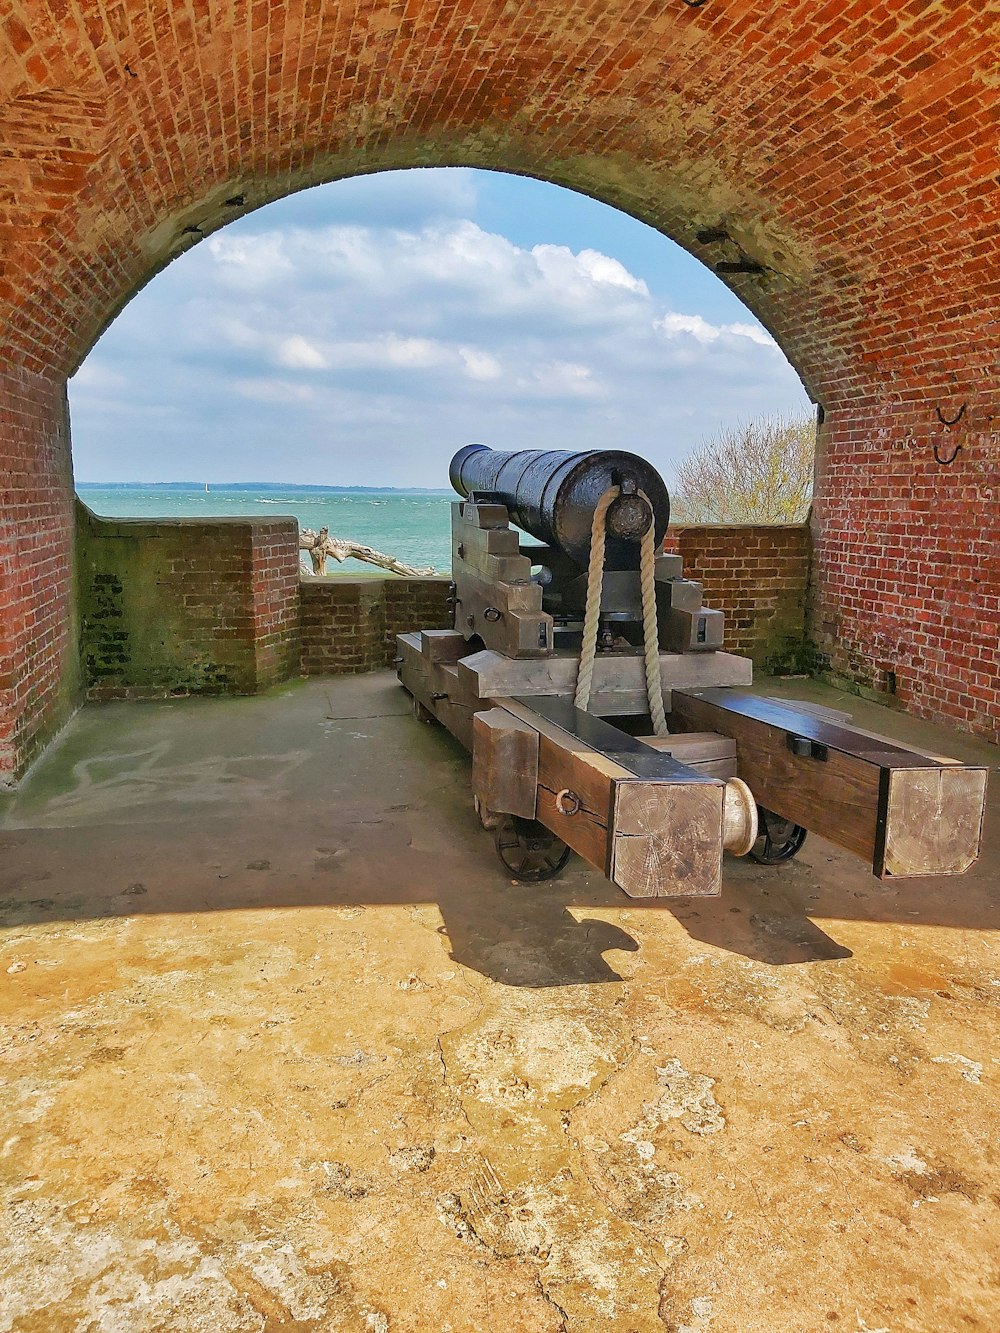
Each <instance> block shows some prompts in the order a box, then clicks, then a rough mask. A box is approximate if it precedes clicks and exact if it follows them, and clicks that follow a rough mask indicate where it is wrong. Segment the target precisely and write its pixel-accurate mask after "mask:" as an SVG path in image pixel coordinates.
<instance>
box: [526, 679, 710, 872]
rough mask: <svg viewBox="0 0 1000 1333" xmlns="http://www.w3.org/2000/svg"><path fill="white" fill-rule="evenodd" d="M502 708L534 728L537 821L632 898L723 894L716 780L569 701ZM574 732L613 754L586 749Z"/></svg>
mask: <svg viewBox="0 0 1000 1333" xmlns="http://www.w3.org/2000/svg"><path fill="white" fill-rule="evenodd" d="M500 702H502V705H503V707H504V708H505V709H508V710H509V711H511V712H513V713H514V714H515V716H518V717H520V718H521V719H522V720H523V721H525V722H527V723H528V724H529V725H531V726H534V727H537V728H538V730H539V735H540V742H539V768H538V803H537V818H538V819H540V820H541V821H542V823H544V824H545V826H546V827H547V828H549V829H551V830H552V832H553V833H555V834H556V835H557V836H558V837H560V838H562V839H563V841H564V842H566V843H567V844H568V845H569V846H570V847H572V848H573V850H574V851H576V852H578V853H579V854H580V855H581V856H583V857H584V859H585V860H587V861H589V862H590V864H591V865H593V866H595V867H597V868H598V869H601V870H603V872H604V873H605V874H607V875H608V877H609V878H610V879H611V880H612V881H613V883H614V884H616V885H617V887H618V888H620V889H621V890H622V891H623V892H624V893H627V894H628V895H629V896H630V897H641V898H649V897H674V896H685V897H686V896H705V895H710V894H718V893H720V892H721V888H722V878H721V876H722V802H723V794H724V785H723V784H722V783H721V782H718V781H715V780H712V779H710V778H708V777H707V775H703V774H699V773H697V772H696V771H694V770H692V769H690V768H687V767H686V766H685V765H683V764H681V763H679V762H677V761H675V760H673V759H672V758H671V757H670V756H669V755H662V754H658V753H657V752H656V751H653V750H650V749H649V748H648V747H644V746H643V745H642V744H641V742H639V741H638V740H636V738H634V737H631V736H627V735H625V734H624V733H623V732H620V731H618V729H617V728H616V727H612V726H609V725H608V724H607V723H604V722H602V721H601V720H600V719H599V718H594V717H591V716H590V715H589V714H587V713H581V712H580V711H579V710H577V709H574V708H573V707H572V705H570V704H569V703H568V702H567V701H566V700H559V699H552V698H547V699H544V698H540V697H536V698H534V699H504V700H502V701H500ZM541 709H544V710H546V712H547V713H549V714H551V715H552V716H546V715H545V714H544V713H543V712H541V711H539V710H541ZM563 716H565V717H566V719H567V721H568V720H569V719H570V718H571V717H572V719H573V721H572V723H571V725H572V727H573V728H574V730H569V729H568V728H567V727H564V726H561V725H560V724H559V722H557V721H554V720H553V717H563ZM576 728H580V729H582V730H584V731H585V732H589V733H590V736H592V737H593V738H594V739H595V740H597V741H598V742H599V743H600V744H601V745H602V746H607V748H608V749H609V750H611V751H612V752H611V753H606V752H604V751H603V750H598V749H597V748H596V747H595V746H591V745H589V744H588V741H587V739H584V738H583V737H581V736H580V735H579V734H577V733H576V731H575V729H576ZM588 739H589V737H588ZM566 790H568V791H571V792H573V794H574V796H576V797H577V798H578V799H579V801H580V808H579V809H578V810H577V811H576V813H574V814H568V813H566V812H565V810H560V808H559V804H558V794H559V792H560V791H566ZM602 858H603V859H602Z"/></svg>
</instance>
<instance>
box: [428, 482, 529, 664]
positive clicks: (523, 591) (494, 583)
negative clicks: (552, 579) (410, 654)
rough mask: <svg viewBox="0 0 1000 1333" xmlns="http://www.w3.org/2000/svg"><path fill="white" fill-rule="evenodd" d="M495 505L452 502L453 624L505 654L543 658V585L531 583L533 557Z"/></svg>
mask: <svg viewBox="0 0 1000 1333" xmlns="http://www.w3.org/2000/svg"><path fill="white" fill-rule="evenodd" d="M496 509H497V506H496V505H471V504H468V503H466V504H465V505H464V507H463V505H462V504H454V505H452V577H453V579H454V581H455V625H456V628H457V629H458V630H460V631H461V633H462V634H464V635H465V636H466V637H470V636H471V635H474V634H477V635H478V636H479V637H480V638H481V639H482V640H483V642H484V643H486V644H488V645H489V646H490V648H493V649H495V650H496V651H498V652H500V653H502V654H504V655H505V656H507V657H512V658H538V657H547V656H548V655H549V654H550V653H551V652H552V617H551V616H550V615H548V614H547V613H546V612H545V611H543V610H542V589H541V587H540V586H539V585H538V584H537V583H532V582H531V561H530V560H529V559H528V558H527V557H526V556H523V555H521V554H520V553H519V537H518V534H517V533H516V532H515V531H514V530H513V529H511V528H509V527H507V526H506V524H504V525H503V526H501V525H500V524H499V516H498V515H497V514H496V513H495V511H496ZM479 523H484V524H489V526H482V527H481V526H478V524H479Z"/></svg>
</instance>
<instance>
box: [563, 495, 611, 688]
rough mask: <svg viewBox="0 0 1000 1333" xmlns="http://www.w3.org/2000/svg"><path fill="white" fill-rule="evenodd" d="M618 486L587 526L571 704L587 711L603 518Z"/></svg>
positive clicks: (594, 650) (601, 581)
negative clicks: (577, 659)
mask: <svg viewBox="0 0 1000 1333" xmlns="http://www.w3.org/2000/svg"><path fill="white" fill-rule="evenodd" d="M619 489H620V488H619V487H618V486H609V487H608V489H607V490H606V491H605V492H604V494H603V495H602V496H601V498H600V499H599V500H598V502H597V508H596V509H595V510H594V518H593V521H592V522H591V525H590V564H589V565H588V566H587V605H586V609H585V610H584V614H583V641H582V643H581V644H580V670H579V673H578V675H577V678H576V694H575V696H574V698H573V703H574V704H575V705H576V707H577V708H582V709H583V710H584V711H586V710H587V709H588V708H589V707H590V689H591V686H592V685H593V683H594V660H595V658H596V657H597V629H598V624H599V622H600V618H601V590H602V587H603V584H604V536H605V533H604V516H605V514H606V513H607V512H608V508H609V506H610V504H611V501H612V500H614V499H617V496H618V492H619Z"/></svg>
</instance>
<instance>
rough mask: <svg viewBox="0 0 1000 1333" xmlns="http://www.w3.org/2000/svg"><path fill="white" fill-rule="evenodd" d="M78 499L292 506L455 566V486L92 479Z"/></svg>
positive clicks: (253, 509)
mask: <svg viewBox="0 0 1000 1333" xmlns="http://www.w3.org/2000/svg"><path fill="white" fill-rule="evenodd" d="M78 489H79V493H80V499H81V500H83V502H84V504H86V505H87V506H89V508H91V509H92V510H93V511H94V512H95V513H97V514H104V515H105V516H106V517H108V518H245V517H250V518H275V517H277V516H279V515H286V514H291V515H292V516H293V517H295V518H297V519H298V521H299V527H300V528H313V529H315V530H317V531H318V530H319V529H320V528H322V527H324V526H325V527H328V528H329V529H330V535H331V537H344V538H347V539H348V540H350V541H356V542H362V543H364V545H365V546H374V547H375V549H376V550H378V551H385V552H386V553H387V554H389V555H394V556H395V557H396V559H397V560H402V561H404V562H405V563H406V564H408V565H414V566H428V565H432V566H433V567H434V568H435V569H436V570H438V571H440V572H441V573H447V572H448V570H449V569H450V568H451V511H450V509H449V505H450V503H451V501H452V500H453V499H456V498H457V497H456V496H453V495H452V493H451V492H450V491H440V492H436V491H432V492H410V491H382V492H377V493H375V492H368V491H361V492H350V493H344V492H341V491H326V490H321V489H319V488H316V487H309V488H308V489H299V488H298V487H295V486H286V487H284V488H282V487H280V486H277V487H274V488H273V489H269V490H243V489H240V488H228V487H225V486H219V487H215V486H213V487H211V488H210V489H209V490H208V491H206V490H205V488H204V487H203V486H202V487H197V486H191V487H188V488H183V487H174V486H171V487H169V488H168V487H159V486H149V487H142V486H107V487H98V486H89V485H82V486H80V487H79V488H78ZM329 569H330V572H331V573H334V572H336V571H338V570H339V571H341V572H343V573H361V572H363V571H365V570H368V571H369V572H371V571H373V570H374V566H373V565H366V564H364V563H363V562H361V561H358V560H345V561H344V563H343V564H342V565H338V564H337V562H336V561H335V560H331V561H329Z"/></svg>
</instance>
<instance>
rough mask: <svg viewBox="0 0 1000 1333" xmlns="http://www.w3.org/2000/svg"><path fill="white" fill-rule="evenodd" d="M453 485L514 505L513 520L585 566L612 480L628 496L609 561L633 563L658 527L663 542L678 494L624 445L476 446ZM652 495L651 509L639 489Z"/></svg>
mask: <svg viewBox="0 0 1000 1333" xmlns="http://www.w3.org/2000/svg"><path fill="white" fill-rule="evenodd" d="M449 476H450V478H451V484H452V486H453V487H454V488H455V490H456V491H457V492H458V494H459V495H461V496H463V497H466V498H467V497H468V496H469V495H471V494H472V493H473V492H475V493H476V494H478V495H489V496H491V497H493V498H495V500H496V501H497V503H499V504H503V505H506V506H507V508H508V509H509V511H510V517H511V521H512V522H514V523H516V524H517V526H518V527H519V528H522V529H523V530H524V531H525V532H530V533H531V535H532V536H533V537H537V538H538V540H539V541H541V542H545V544H546V545H548V546H555V547H558V548H559V549H560V550H562V551H564V552H565V553H566V554H567V555H568V556H569V557H570V558H571V559H573V560H575V561H577V562H578V563H579V564H581V565H585V564H586V563H587V558H588V556H589V553H590V529H591V523H592V520H593V516H594V509H595V507H596V506H597V502H598V500H600V498H601V496H602V495H603V494H604V492H605V491H606V490H607V489H608V488H609V487H610V486H621V487H622V490H623V495H622V496H620V497H619V499H617V500H616V501H614V503H613V504H612V505H611V507H610V509H609V510H608V514H607V535H608V556H609V567H610V568H615V567H623V563H624V566H627V565H629V564H631V563H633V557H634V555H635V552H636V551H637V549H638V548H637V543H638V541H639V538H640V537H641V536H642V535H643V533H644V532H645V531H646V529H647V528H648V527H649V525H650V522H652V525H653V538H654V541H655V542H656V544H657V545H659V543H660V542H661V541H662V540H663V538H664V536H665V534H666V531H667V524H668V523H669V521H670V497H669V495H668V494H667V488H666V486H664V484H663V480H662V478H661V477H660V474H659V473H658V472H657V471H656V469H655V468H654V467H653V466H652V464H650V463H647V462H646V461H645V459H643V458H638V457H636V455H635V454H629V453H625V452H624V451H622V450H620V449H587V450H582V451H580V452H578V453H567V452H564V451H563V450H558V449H544V450H535V449H519V450H517V451H516V452H514V453H510V452H504V451H502V450H499V449H490V448H489V447H488V446H487V445H485V444H468V445H466V446H465V448H464V449H459V451H458V453H457V454H456V455H455V457H454V458H453V459H452V460H451V468H450V469H449ZM638 491H642V492H644V494H645V495H646V496H647V497H648V498H649V505H650V506H651V507H652V512H650V507H649V506H647V505H645V504H643V503H642V502H641V501H639V500H637V499H636V497H635V492H638Z"/></svg>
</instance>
